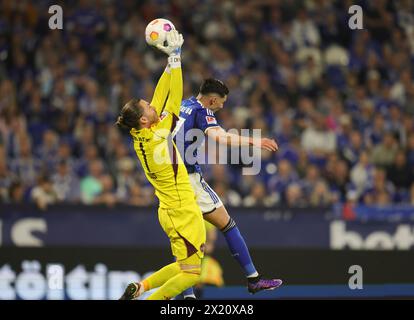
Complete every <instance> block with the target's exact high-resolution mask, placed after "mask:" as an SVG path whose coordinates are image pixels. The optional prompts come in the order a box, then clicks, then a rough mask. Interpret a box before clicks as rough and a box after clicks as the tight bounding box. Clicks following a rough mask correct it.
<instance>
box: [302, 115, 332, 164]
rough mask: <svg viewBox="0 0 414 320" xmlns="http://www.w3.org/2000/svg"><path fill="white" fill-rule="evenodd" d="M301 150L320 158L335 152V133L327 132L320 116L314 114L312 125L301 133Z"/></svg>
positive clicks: (323, 120)
mask: <svg viewBox="0 0 414 320" xmlns="http://www.w3.org/2000/svg"><path fill="white" fill-rule="evenodd" d="M302 148H304V149H305V150H306V151H308V152H311V153H313V154H314V155H316V156H320V157H325V156H326V154H327V153H330V152H334V151H335V150H336V137H335V133H333V132H329V131H328V129H327V127H326V122H325V118H324V116H323V115H322V114H315V115H314V125H311V126H310V127H309V128H307V129H306V130H305V131H304V132H303V134H302Z"/></svg>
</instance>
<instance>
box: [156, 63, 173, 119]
mask: <svg viewBox="0 0 414 320" xmlns="http://www.w3.org/2000/svg"><path fill="white" fill-rule="evenodd" d="M170 80H171V69H170V66H169V64H168V65H167V67H166V68H165V70H164V72H163V73H162V75H161V78H160V79H159V80H158V83H157V86H156V87H155V92H154V96H153V97H152V101H151V105H152V106H154V107H155V110H156V111H157V114H158V115H160V114H161V112H162V111H163V108H164V107H165V104H166V102H167V98H168V93H169V92H170V82H171V81H170Z"/></svg>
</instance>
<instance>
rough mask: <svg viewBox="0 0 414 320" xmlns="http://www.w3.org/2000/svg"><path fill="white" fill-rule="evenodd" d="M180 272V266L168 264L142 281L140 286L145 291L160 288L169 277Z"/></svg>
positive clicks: (175, 263) (174, 263)
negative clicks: (142, 286)
mask: <svg viewBox="0 0 414 320" xmlns="http://www.w3.org/2000/svg"><path fill="white" fill-rule="evenodd" d="M180 272H181V269H180V266H179V264H178V263H177V262H173V263H170V264H169V265H166V266H165V267H164V268H162V269H160V270H158V271H157V272H154V273H153V274H152V275H150V276H149V277H148V278H146V279H145V280H144V281H142V284H143V285H144V289H145V291H148V290H151V289H153V288H158V287H161V286H162V285H163V284H164V283H165V282H167V281H168V280H169V279H170V278H171V277H173V276H175V275H176V274H179V273H180Z"/></svg>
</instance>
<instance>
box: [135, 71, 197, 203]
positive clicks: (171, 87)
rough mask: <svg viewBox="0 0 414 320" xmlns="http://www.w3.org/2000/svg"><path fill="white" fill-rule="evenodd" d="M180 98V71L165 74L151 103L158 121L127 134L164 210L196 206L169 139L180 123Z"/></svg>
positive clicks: (185, 174) (181, 163)
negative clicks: (130, 137)
mask: <svg viewBox="0 0 414 320" xmlns="http://www.w3.org/2000/svg"><path fill="white" fill-rule="evenodd" d="M182 95H183V80H182V71H181V67H177V68H171V70H166V71H164V73H163V74H162V76H161V78H160V80H159V81H158V84H157V87H156V89H155V92H154V97H153V99H152V101H151V106H153V107H155V108H156V111H157V114H158V115H160V121H159V122H158V123H156V124H154V125H152V126H151V128H142V129H140V130H136V129H131V131H130V133H131V135H132V137H133V139H134V149H135V152H136V154H137V156H138V158H139V160H140V161H141V164H142V167H143V168H144V171H145V175H146V177H147V178H148V180H149V182H150V183H151V184H152V185H153V186H154V189H155V194H156V196H157V197H158V199H159V201H160V207H161V208H165V209H177V208H180V207H183V206H187V205H191V204H194V205H196V204H195V195H194V191H193V189H192V187H191V184H190V180H189V178H188V173H187V169H186V167H185V165H184V163H183V161H182V159H181V157H180V154H179V152H177V149H176V146H175V144H174V142H173V140H172V135H171V133H172V132H173V131H174V129H175V127H176V124H177V121H178V119H179V113H180V105H181V100H182ZM164 106H165V109H164ZM163 109H164V110H163ZM161 113H162V114H161Z"/></svg>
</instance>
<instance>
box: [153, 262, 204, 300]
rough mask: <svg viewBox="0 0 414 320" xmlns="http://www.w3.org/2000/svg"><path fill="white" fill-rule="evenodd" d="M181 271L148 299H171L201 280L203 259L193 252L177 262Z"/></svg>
mask: <svg viewBox="0 0 414 320" xmlns="http://www.w3.org/2000/svg"><path fill="white" fill-rule="evenodd" d="M176 264H177V266H178V267H179V272H178V273H177V274H175V275H173V276H172V277H171V274H170V277H171V278H170V279H169V280H168V281H167V282H165V283H164V284H163V285H162V286H161V287H160V288H159V289H158V290H157V291H155V292H154V293H153V294H152V295H150V296H149V297H148V298H147V300H169V299H171V298H173V297H175V296H176V295H178V294H180V293H181V292H183V291H184V290H186V289H188V288H190V287H192V286H194V285H196V284H197V283H198V282H199V281H200V273H201V259H200V258H199V257H198V256H197V254H193V255H192V256H191V257H188V258H187V259H184V260H180V261H177V262H176Z"/></svg>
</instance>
